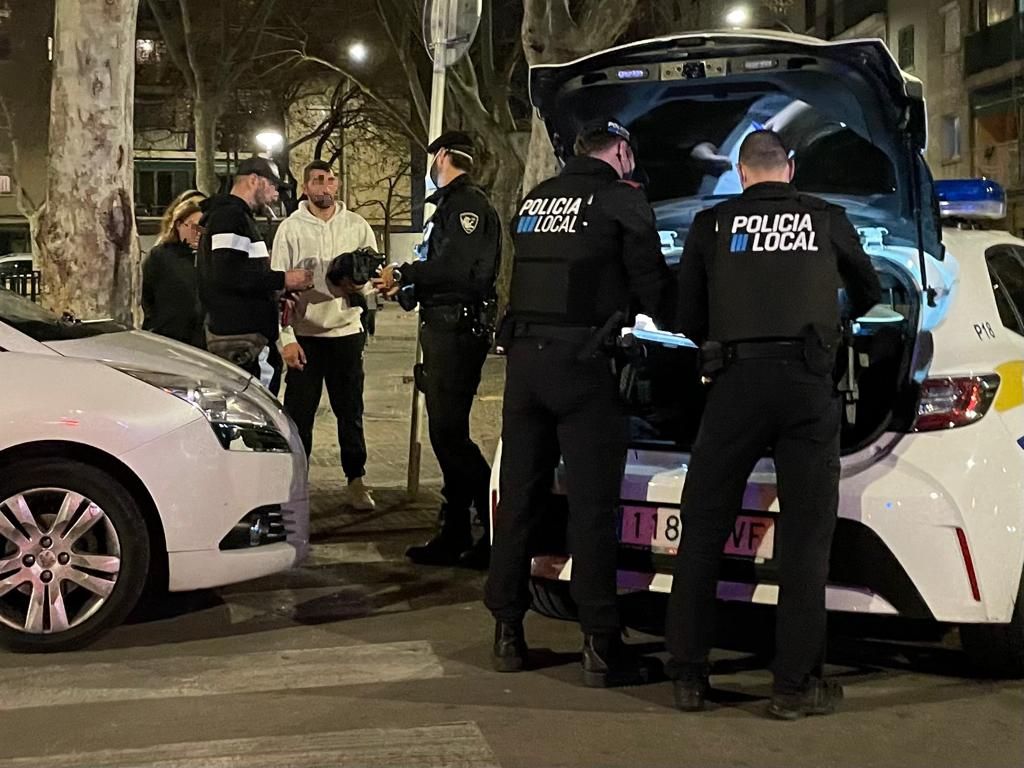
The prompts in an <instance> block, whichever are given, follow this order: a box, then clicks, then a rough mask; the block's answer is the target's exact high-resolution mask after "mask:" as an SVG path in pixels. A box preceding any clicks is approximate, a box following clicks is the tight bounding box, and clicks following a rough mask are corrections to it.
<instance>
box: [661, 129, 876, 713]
mask: <svg viewBox="0 0 1024 768" xmlns="http://www.w3.org/2000/svg"><path fill="white" fill-rule="evenodd" d="M738 170H739V173H740V179H741V181H742V183H743V188H744V192H743V194H742V195H741V196H739V197H738V198H735V199H733V200H730V201H728V202H725V203H721V204H720V205H717V206H715V207H714V208H711V209H710V210H705V211H702V212H701V213H699V214H698V215H697V216H696V218H695V219H694V221H693V225H692V227H691V229H690V234H689V237H688V238H687V241H686V248H685V251H684V253H683V258H682V261H681V262H680V272H679V313H680V314H679V330H681V331H682V332H684V333H685V334H686V335H687V336H689V337H691V338H692V339H694V340H695V341H698V342H702V355H701V357H702V372H703V374H704V375H705V376H706V377H708V378H710V379H711V380H712V384H711V386H710V389H709V391H708V397H707V405H706V409H705V411H704V416H703V420H702V422H701V427H700V431H699V433H698V436H697V440H696V442H695V444H694V446H693V453H692V457H691V461H690V466H689V472H688V473H687V477H686V487H685V489H684V492H683V502H682V516H683V541H682V546H681V548H680V550H679V554H678V556H677V557H676V562H675V574H674V581H673V585H672V596H671V599H670V602H669V609H668V616H667V623H666V638H665V639H666V645H667V646H668V649H669V651H670V652H671V655H672V660H671V662H670V664H669V673H670V676H672V677H673V678H674V685H675V695H676V704H677V706H678V707H679V708H680V709H682V710H684V711H695V710H699V709H703V707H704V700H705V697H706V696H707V693H708V690H709V684H708V671H709V667H708V654H709V651H710V649H711V645H712V643H713V641H714V626H713V616H714V613H715V592H716V585H717V582H718V573H719V564H720V558H721V555H722V549H723V547H724V546H725V543H726V539H727V538H728V536H729V534H730V532H731V531H732V530H733V525H734V522H735V518H736V514H737V512H738V511H739V510H740V509H741V508H742V505H743V492H744V489H745V488H746V484H747V480H748V478H749V476H750V473H751V472H752V471H753V468H754V465H755V464H756V462H757V461H758V459H760V458H761V457H762V456H765V455H767V454H768V453H769V452H770V453H771V455H772V456H773V457H774V460H775V467H776V473H777V482H778V492H779V503H780V505H781V514H780V515H779V517H778V521H777V523H776V526H775V557H776V559H777V562H778V564H779V586H780V589H781V591H780V595H779V604H778V613H777V627H776V657H775V662H774V665H773V672H774V686H773V695H772V701H771V704H770V705H769V714H771V715H772V716H774V717H778V718H781V719H796V718H798V717H802V716H804V715H809V714H828V713H830V712H832V711H834V710H835V708H836V706H837V704H838V702H839V701H840V700H841V699H842V688H841V687H840V686H839V685H838V684H836V683H834V682H832V681H825V680H823V679H822V677H821V674H822V664H823V662H824V649H825V621H826V614H825V581H826V578H827V575H828V565H829V553H830V549H831V543H832V534H833V532H834V530H835V523H836V515H837V507H838V498H839V433H840V401H839V398H838V397H837V394H836V391H835V385H834V380H833V376H832V371H833V367H834V365H835V361H836V348H837V345H838V343H839V341H840V332H841V325H840V322H841V319H840V307H839V298H838V294H839V289H840V287H841V286H845V288H846V292H847V296H848V297H849V300H850V305H851V310H852V312H853V317H858V316H860V315H861V314H862V313H864V312H866V311H867V310H868V309H870V308H871V307H872V306H873V305H874V304H876V303H877V302H878V300H879V299H880V296H881V289H880V286H879V282H878V276H877V275H876V274H875V271H874V269H873V268H872V266H871V262H870V260H869V259H868V257H867V255H866V254H865V253H864V251H863V249H862V248H861V246H860V241H859V239H858V236H857V232H856V230H854V228H853V226H852V225H851V224H850V222H849V220H848V219H847V218H846V215H845V213H844V211H843V209H842V208H840V207H839V206H836V205H832V204H830V203H827V202H825V201H824V200H820V199H818V198H816V197H812V196H810V195H803V194H800V193H799V192H797V191H796V189H794V188H793V187H792V186H791V184H790V182H791V180H792V177H793V163H792V161H791V160H790V159H789V155H788V153H787V151H786V149H785V147H784V146H783V144H782V141H781V140H780V139H779V137H778V135H777V134H775V133H772V132H771V131H756V132H754V133H752V134H750V135H749V136H748V137H747V138H746V139H745V140H744V142H743V144H742V146H741V148H740V155H739V166H738Z"/></svg>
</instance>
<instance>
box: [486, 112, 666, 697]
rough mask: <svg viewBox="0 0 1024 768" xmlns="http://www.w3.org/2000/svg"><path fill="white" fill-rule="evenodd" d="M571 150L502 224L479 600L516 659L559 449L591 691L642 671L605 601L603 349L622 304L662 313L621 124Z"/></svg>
mask: <svg viewBox="0 0 1024 768" xmlns="http://www.w3.org/2000/svg"><path fill="white" fill-rule="evenodd" d="M574 153H575V156H574V157H572V158H570V159H569V160H568V162H567V163H566V164H565V167H564V168H563V169H562V172H561V174H560V175H559V176H557V177H555V178H553V179H549V180H547V181H545V182H543V183H542V184H540V185H539V186H538V187H537V188H536V189H534V190H533V191H532V192H530V193H529V194H528V195H527V196H526V198H525V200H524V201H523V203H522V205H521V206H520V209H519V215H518V216H517V218H516V219H515V220H514V221H513V223H512V232H513V238H514V243H515V261H514V265H513V272H512V287H511V299H510V302H509V309H508V313H507V315H506V316H505V318H504V319H503V321H502V324H501V328H500V329H499V332H498V335H499V344H500V345H501V346H503V347H505V348H506V350H507V353H508V363H507V368H506V379H505V400H504V413H503V423H502V435H501V437H502V461H501V481H500V482H501V505H500V508H499V510H498V513H497V515H496V516H495V530H494V545H493V548H492V552H491V570H490V575H489V577H488V579H487V587H486V592H485V598H484V602H485V603H486V605H487V607H488V608H489V609H490V611H491V613H492V614H493V615H494V618H495V620H496V627H495V638H494V648H493V662H494V666H495V668H496V669H497V670H498V671H501V672H515V671H518V670H521V669H523V668H524V666H525V665H526V664H527V645H526V640H525V637H524V634H523V616H524V614H525V613H526V610H527V608H528V607H529V604H530V595H529V589H528V585H529V574H530V549H529V546H530V538H531V533H532V532H533V530H534V528H535V526H536V525H537V523H538V522H539V519H540V516H541V515H543V512H544V508H545V504H544V500H545V497H546V496H547V495H548V494H549V493H550V489H551V485H552V475H553V471H554V468H555V466H556V465H557V464H558V458H559V454H561V457H562V459H563V461H564V462H565V469H566V478H565V488H566V491H567V495H568V502H569V531H568V540H569V542H570V545H569V546H570V549H571V551H572V556H573V562H572V581H571V591H572V596H573V598H574V600H575V602H576V605H577V606H578V609H579V618H580V624H581V628H582V630H583V633H584V642H583V670H582V671H583V682H584V684H585V685H588V686H593V687H603V686H609V685H622V684H630V683H634V682H639V681H640V680H641V679H642V677H643V676H642V672H643V670H642V668H641V665H640V663H639V659H637V658H636V657H635V655H634V654H631V653H630V652H629V649H628V647H627V646H625V644H624V643H623V642H622V635H621V626H620V621H619V613H618V609H617V605H616V602H617V601H616V559H617V556H618V540H617V538H616V515H617V507H618V503H619V488H620V484H621V481H622V472H623V468H624V465H625V460H626V449H627V445H628V417H627V413H626V409H625V406H624V404H623V403H622V401H621V400H620V397H619V387H618V380H617V377H616V375H615V374H614V372H613V370H612V366H611V362H610V360H609V357H608V355H607V354H606V346H607V344H608V342H609V341H610V340H611V339H612V338H613V337H614V336H616V335H618V332H619V330H620V329H621V327H622V326H624V325H626V324H628V323H629V319H630V315H631V314H633V312H634V311H635V310H639V311H642V312H644V313H645V314H648V315H651V316H653V317H655V318H664V317H665V315H666V313H667V312H668V311H670V307H671V306H672V303H671V289H672V280H671V276H670V273H669V269H668V266H667V265H666V264H665V260H664V257H663V256H662V253H661V245H660V241H659V238H658V232H657V230H656V228H655V223H654V212H653V211H652V210H651V207H650V205H649V204H648V203H647V199H646V197H645V196H644V193H643V192H642V191H641V189H640V188H639V185H636V184H633V183H631V182H630V181H628V180H629V179H630V178H631V177H632V175H633V173H634V171H635V169H636V158H635V155H634V147H633V145H632V142H631V137H630V134H629V131H628V130H627V129H626V128H625V127H624V126H623V125H622V124H621V123H619V122H618V121H616V120H614V119H602V120H598V121H596V122H594V123H591V124H588V125H586V126H585V127H584V128H583V130H582V131H581V132H580V134H579V137H578V138H577V140H576V145H575V149H574Z"/></svg>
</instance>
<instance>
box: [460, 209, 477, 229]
mask: <svg viewBox="0 0 1024 768" xmlns="http://www.w3.org/2000/svg"><path fill="white" fill-rule="evenodd" d="M479 223H480V217H479V216H478V215H477V214H475V213H473V212H471V211H466V212H465V213H460V214H459V224H461V225H462V231H463V232H465V233H466V234H467V235H472V234H473V233H474V232H476V228H477V225H478V224H479Z"/></svg>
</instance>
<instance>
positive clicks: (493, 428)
mask: <svg viewBox="0 0 1024 768" xmlns="http://www.w3.org/2000/svg"><path fill="white" fill-rule="evenodd" d="M416 317H417V316H416V315H415V314H414V313H409V312H403V311H402V310H401V309H400V308H399V307H398V306H397V305H395V304H388V305H386V306H385V307H384V308H383V310H381V311H380V312H378V314H377V334H376V336H373V337H372V338H371V339H370V342H369V344H368V345H367V347H366V360H365V367H366V384H365V387H364V393H365V394H364V402H365V414H364V416H363V427H364V429H365V432H366V448H367V453H368V460H367V463H366V473H367V474H366V483H367V485H369V486H370V487H371V488H372V489H374V491H375V493H374V497H375V498H376V499H377V502H378V505H379V506H380V507H382V508H383V509H384V510H386V511H388V512H389V513H390V512H391V511H392V510H396V509H397V508H399V507H400V508H402V509H406V508H408V509H409V511H410V512H413V513H414V514H413V517H414V519H407V520H405V521H404V524H409V525H410V526H411V524H413V523H414V522H415V523H417V526H416V527H420V526H424V527H426V526H429V525H432V523H433V512H436V509H437V504H438V499H439V495H438V492H439V491H440V488H441V472H440V469H439V468H438V466H437V460H436V459H435V458H434V453H433V451H432V450H431V449H430V439H429V437H428V435H427V421H426V419H424V421H423V431H422V433H421V434H422V441H423V447H422V463H421V468H420V494H419V496H418V497H417V498H416V499H409V498H408V497H407V496H406V493H405V489H406V474H407V461H408V454H409V423H410V421H409V416H410V407H411V402H412V366H413V362H414V359H413V358H414V355H415V349H416ZM504 367H505V363H504V360H503V359H501V358H499V357H496V356H491V357H489V358H488V359H487V362H486V364H485V366H484V374H483V380H482V382H481V384H480V389H479V391H478V392H477V398H476V402H475V403H474V405H473V415H472V433H473V437H474V439H475V440H476V442H477V444H478V445H479V446H480V448H481V450H482V451H483V452H484V456H485V457H486V458H487V459H488V461H490V459H491V458H492V457H493V456H494V451H495V449H496V448H497V445H498V437H499V435H500V432H501V395H502V389H503V386H504ZM309 478H310V485H311V491H312V511H313V517H314V532H315V531H316V530H317V528H319V527H320V526H318V525H317V524H316V518H323V517H324V516H325V515H333V514H335V513H337V512H338V511H339V510H340V509H341V507H342V495H343V491H344V488H345V485H346V479H345V475H344V473H343V472H342V471H341V462H340V459H339V456H338V432H337V422H336V420H335V418H334V414H333V413H332V412H331V408H330V404H329V403H328V401H327V394H326V392H325V393H324V396H323V399H322V400H321V403H320V410H319V411H318V412H317V417H316V427H315V430H314V433H313V455H312V456H311V457H310V475H309ZM417 512H418V513H417ZM346 517H347V515H346ZM398 517H404V515H399V516H398ZM388 521H389V522H390V523H391V524H393V525H394V524H399V525H402V524H403V521H401V520H399V519H396V515H394V514H389V515H388Z"/></svg>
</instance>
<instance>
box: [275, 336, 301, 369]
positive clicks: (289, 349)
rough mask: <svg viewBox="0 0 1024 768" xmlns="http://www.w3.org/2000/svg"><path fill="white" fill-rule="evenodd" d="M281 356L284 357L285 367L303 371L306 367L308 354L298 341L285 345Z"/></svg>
mask: <svg viewBox="0 0 1024 768" xmlns="http://www.w3.org/2000/svg"><path fill="white" fill-rule="evenodd" d="M281 356H282V357H284V362H285V365H287V366H288V367H289V368H295V369H296V370H299V371H301V370H302V369H303V368H305V367H306V353H305V352H303V351H302V347H301V346H299V343H298V342H297V341H293V342H292V343H291V344H285V345H284V349H283V350H281Z"/></svg>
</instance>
